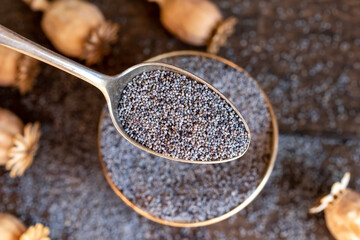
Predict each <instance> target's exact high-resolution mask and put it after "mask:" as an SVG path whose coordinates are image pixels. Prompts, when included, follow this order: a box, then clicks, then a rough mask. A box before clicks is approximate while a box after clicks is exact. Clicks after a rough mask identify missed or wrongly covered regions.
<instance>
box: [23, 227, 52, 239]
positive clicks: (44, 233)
mask: <svg viewBox="0 0 360 240" xmlns="http://www.w3.org/2000/svg"><path fill="white" fill-rule="evenodd" d="M49 234H50V229H49V228H48V227H45V226H44V225H42V224H40V223H38V224H36V225H35V226H31V227H29V228H28V229H27V230H26V232H24V233H23V234H22V235H21V237H20V239H19V240H50V238H49Z"/></svg>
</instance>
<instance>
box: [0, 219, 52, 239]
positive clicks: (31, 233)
mask: <svg viewBox="0 0 360 240" xmlns="http://www.w3.org/2000/svg"><path fill="white" fill-rule="evenodd" d="M49 234H50V229H49V228H48V227H45V226H44V225H42V224H40V223H38V224H36V225H35V226H31V227H29V228H28V229H27V230H26V227H25V225H24V224H23V223H22V222H21V221H20V220H18V219H17V218H16V217H14V216H12V215H11V214H7V213H0V239H1V240H50V238H49V237H48V235H49Z"/></svg>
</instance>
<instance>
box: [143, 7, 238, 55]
mask: <svg viewBox="0 0 360 240" xmlns="http://www.w3.org/2000/svg"><path fill="white" fill-rule="evenodd" d="M148 1H150V2H156V3H157V4H158V5H159V7H160V9H161V16H160V19H161V22H162V24H163V25H164V27H165V28H166V29H167V30H168V31H169V32H171V33H172V34H173V35H175V36H176V37H178V38H179V39H180V40H181V41H183V42H185V43H188V44H191V45H195V46H204V45H207V51H208V52H211V53H217V52H218V50H219V48H220V47H221V46H223V45H225V44H226V40H227V38H228V37H229V36H230V35H232V34H233V32H234V26H235V24H236V22H237V21H236V19H235V18H233V17H231V18H228V19H226V20H223V18H222V16H221V13H220V10H219V9H218V7H217V6H216V5H215V4H213V3H211V2H209V1H208V0H148Z"/></svg>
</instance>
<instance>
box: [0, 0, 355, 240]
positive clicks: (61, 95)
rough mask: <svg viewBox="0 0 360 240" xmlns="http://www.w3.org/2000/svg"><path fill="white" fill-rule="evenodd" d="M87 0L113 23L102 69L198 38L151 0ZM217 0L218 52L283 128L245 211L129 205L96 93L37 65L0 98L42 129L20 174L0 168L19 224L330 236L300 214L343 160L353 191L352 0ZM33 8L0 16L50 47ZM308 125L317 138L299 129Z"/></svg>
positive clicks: (58, 229) (65, 232)
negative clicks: (150, 210) (197, 223)
mask: <svg viewBox="0 0 360 240" xmlns="http://www.w3.org/2000/svg"><path fill="white" fill-rule="evenodd" d="M92 2H94V3H95V4H97V5H98V6H99V7H100V8H101V9H102V10H103V11H104V13H105V15H106V16H107V17H108V18H109V19H111V20H113V21H115V22H118V23H120V24H121V33H120V34H121V37H120V41H119V43H118V44H117V45H116V46H115V48H114V53H113V55H112V56H110V57H109V58H107V59H105V61H104V62H103V64H101V65H99V66H95V67H94V68H96V69H98V70H100V71H102V72H104V73H108V74H116V73H118V72H120V71H122V70H124V69H125V68H126V67H129V66H131V65H133V64H136V63H139V62H140V61H142V60H145V59H147V58H149V57H150V56H154V55H157V54H159V53H164V52H168V51H172V50H182V49H194V48H193V47H190V46H187V45H185V44H182V43H180V42H179V41H178V40H176V39H175V38H173V37H172V36H171V35H169V34H168V33H167V32H166V31H165V30H164V29H163V28H162V27H161V25H160V21H159V18H158V15H159V11H158V8H157V6H156V5H155V4H151V3H147V2H146V1H145V0H133V1H125V0H116V1H115V0H111V1H110V0H108V1H100V0H96V1H95V0H93V1H92ZM217 3H218V5H219V6H220V8H221V10H222V12H223V13H224V15H226V16H229V15H235V16H237V17H238V19H239V24H238V26H237V28H236V34H235V36H233V37H231V38H230V40H229V45H228V47H227V48H226V49H222V50H221V51H220V53H219V55H221V56H224V57H226V58H228V59H230V60H233V61H234V62H236V63H238V64H239V65H240V66H243V67H245V68H246V69H247V70H248V71H249V72H250V73H251V74H252V75H253V77H255V78H256V79H257V80H258V81H259V83H260V84H261V86H262V87H263V88H264V90H265V92H266V93H267V94H268V95H269V97H270V100H271V102H272V103H273V105H274V110H275V112H276V115H277V117H278V120H279V125H280V131H281V132H282V133H286V134H287V135H283V136H282V137H281V138H280V143H279V157H278V161H277V163H276V166H275V170H274V172H273V175H272V177H271V178H270V181H269V183H268V184H267V186H266V188H265V189H264V191H263V192H262V193H261V194H260V196H259V197H258V198H257V199H256V200H255V201H254V202H253V203H252V204H251V205H250V206H249V207H248V208H247V209H246V210H245V211H243V212H241V213H240V214H237V215H236V216H235V217H233V218H231V219H230V220H227V221H224V222H222V223H219V224H216V225H213V226H211V227H210V228H200V229H177V228H170V227H163V226H161V225H158V224H154V223H151V222H149V221H148V220H145V219H144V218H142V217H140V216H139V215H137V214H136V213H134V212H133V211H132V210H131V209H129V208H128V207H126V206H125V205H124V204H123V203H122V201H121V200H120V199H119V198H117V197H116V195H115V194H114V193H113V192H112V191H111V189H110V188H109V187H108V185H107V183H106V181H105V179H104V177H103V175H102V172H101V170H100V166H99V163H98V159H97V144H96V143H97V139H96V138H97V124H98V117H99V114H100V112H101V108H102V106H103V104H104V100H103V97H102V96H101V94H100V92H98V91H97V90H96V89H94V88H93V87H91V86H89V85H87V84H86V83H83V82H81V81H80V80H77V79H75V78H73V77H70V76H68V75H67V74H65V73H61V72H59V71H57V70H55V69H53V68H51V67H49V66H45V65H43V71H42V73H41V74H40V76H39V78H38V81H37V83H36V86H35V90H34V91H33V92H32V93H30V94H28V95H26V96H25V97H22V98H20V95H19V94H18V92H17V91H16V90H13V89H8V88H6V89H5V88H1V89H0V106H1V107H6V108H9V109H10V110H12V111H14V112H16V113H17V114H19V116H20V117H21V118H22V119H23V120H24V121H35V120H40V121H41V123H42V130H43V132H44V134H43V137H42V140H41V146H40V151H39V154H38V156H37V158H36V162H35V164H34V165H33V167H32V168H31V169H29V171H28V172H27V173H26V175H25V176H24V177H23V178H20V179H16V180H11V179H10V178H9V177H8V174H7V173H5V171H4V170H3V169H1V170H0V211H8V212H11V213H14V214H15V215H17V216H21V218H22V220H24V221H25V223H26V224H34V223H35V222H37V221H40V222H43V223H45V224H47V225H49V226H50V228H51V229H52V237H53V238H54V239H241V238H244V239H320V240H322V239H332V238H331V237H330V235H329V233H328V231H327V229H326V227H325V223H324V220H323V215H322V214H320V215H316V216H310V215H307V213H306V209H307V208H308V207H309V206H310V205H311V204H312V203H313V201H314V200H315V199H316V198H317V196H319V195H320V194H322V193H325V192H328V190H329V188H330V186H331V184H332V183H333V182H334V181H337V180H339V179H340V178H341V177H342V175H343V173H344V172H345V171H346V170H350V171H351V172H352V174H353V180H352V181H351V184H350V186H351V187H352V188H354V189H356V190H358V191H360V180H359V179H358V176H360V169H359V164H360V162H359V153H360V145H359V143H358V138H359V132H360V111H359V107H360V105H359V100H360V99H359V96H360V94H359V93H360V82H359V77H358V76H359V75H360V62H359V61H360V60H359V59H360V58H359V51H360V40H359V38H360V29H359V28H360V24H359V21H360V20H359V15H360V13H359V12H360V6H359V4H360V3H359V2H358V1H357V0H344V1H338V0H337V1H335V0H317V1H310V0H305V1H297V0H272V1H265V0H253V1H250V0H229V1H217ZM40 19H41V14H40V13H32V12H31V11H30V10H29V9H28V7H27V6H26V5H25V4H23V3H22V2H21V1H20V0H16V1H14V0H1V7H0V24H3V25H5V26H7V27H9V28H11V29H13V30H15V31H17V32H19V33H21V34H23V35H25V36H26V37H29V38H30V39H33V40H35V41H36V42H38V43H40V44H42V45H45V46H47V47H51V45H50V43H49V42H48V40H46V38H45V37H44V34H43V33H42V31H41V29H40V27H39V21H40ZM196 49H197V50H203V49H202V48H196ZM304 133H306V134H309V135H313V136H315V137H309V136H300V135H299V134H304ZM329 136H332V137H333V138H328V137H329ZM350 137H352V139H351V138H350ZM344 138H346V139H345V140H344ZM84 189H86V191H85V190H84ZM40 196H41V197H40ZM94 196H103V198H104V199H105V200H104V201H102V202H99V201H97V200H96V199H95V198H94ZM74 199H76V201H74V202H72V201H71V200H74ZM45 203H46V204H45ZM49 203H51V205H49ZM104 206H106V207H104Z"/></svg>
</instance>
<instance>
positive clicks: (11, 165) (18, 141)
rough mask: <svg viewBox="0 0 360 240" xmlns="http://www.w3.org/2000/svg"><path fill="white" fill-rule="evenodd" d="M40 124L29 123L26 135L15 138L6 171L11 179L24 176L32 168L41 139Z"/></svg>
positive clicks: (18, 135) (25, 130)
mask: <svg viewBox="0 0 360 240" xmlns="http://www.w3.org/2000/svg"><path fill="white" fill-rule="evenodd" d="M40 136H41V133H40V124H39V123H38V122H36V123H34V124H32V123H28V124H27V125H26V126H25V128H24V134H23V135H21V134H17V135H16V136H15V138H14V146H13V147H12V148H11V149H10V151H9V157H10V159H9V161H8V162H7V163H6V165H5V167H6V170H9V171H10V177H18V176H22V175H23V174H24V172H25V170H26V169H27V168H28V167H30V166H31V164H32V162H33V160H34V157H35V154H36V151H37V150H38V142H39V139H40Z"/></svg>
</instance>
